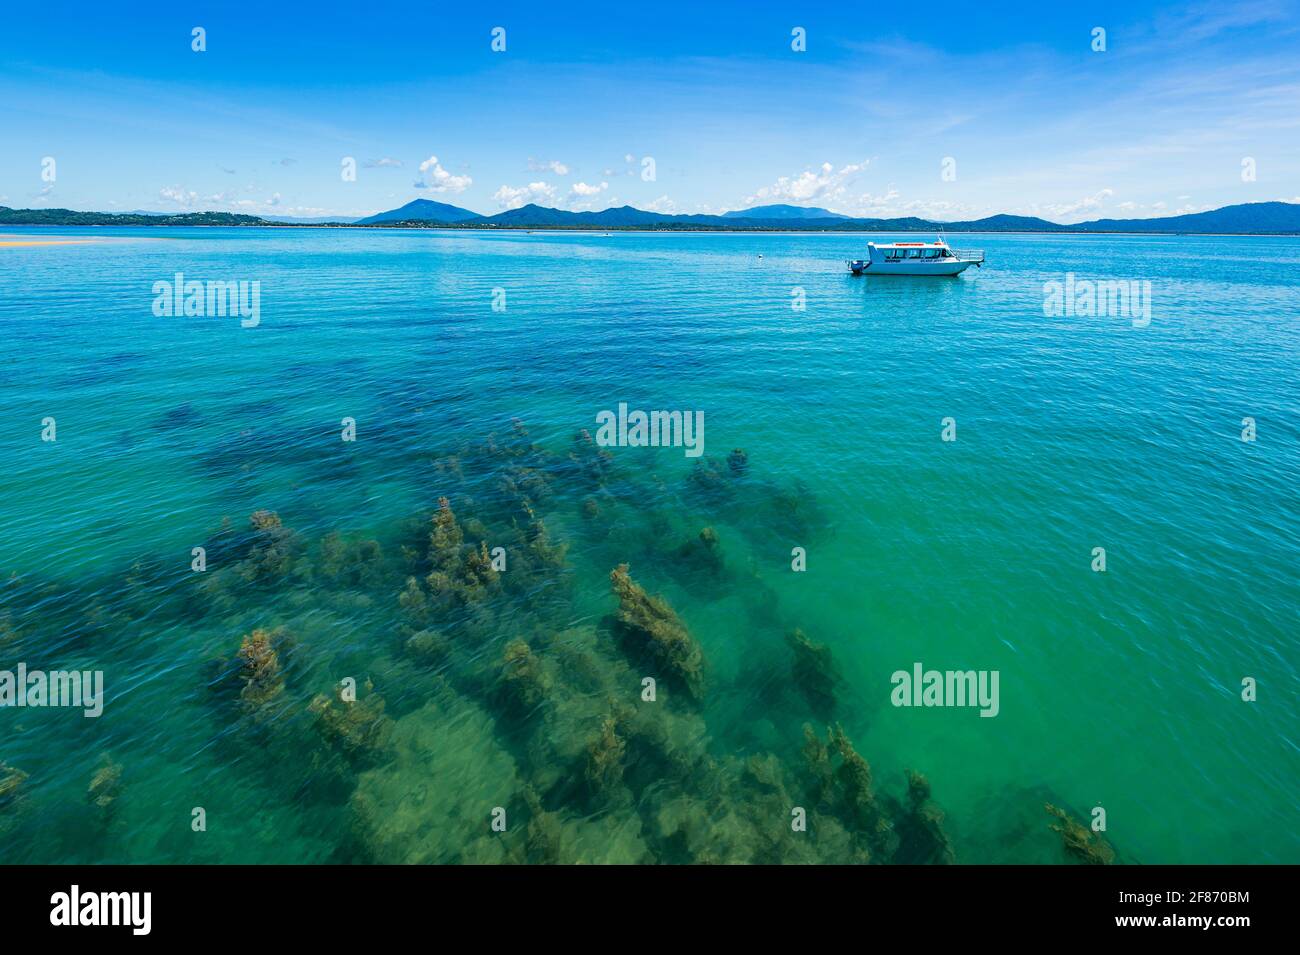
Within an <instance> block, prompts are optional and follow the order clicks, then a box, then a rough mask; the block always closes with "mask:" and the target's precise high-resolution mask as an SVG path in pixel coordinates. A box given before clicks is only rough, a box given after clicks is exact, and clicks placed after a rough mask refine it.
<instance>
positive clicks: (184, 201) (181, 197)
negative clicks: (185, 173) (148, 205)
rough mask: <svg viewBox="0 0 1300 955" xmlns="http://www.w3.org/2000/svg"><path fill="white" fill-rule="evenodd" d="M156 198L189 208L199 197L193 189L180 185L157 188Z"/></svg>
mask: <svg viewBox="0 0 1300 955" xmlns="http://www.w3.org/2000/svg"><path fill="white" fill-rule="evenodd" d="M158 198H159V199H162V200H163V201H164V202H174V203H176V205H178V206H184V207H185V208H189V207H190V206H192V205H194V203H196V202H197V201H198V199H199V194H198V193H197V192H195V191H194V190H193V189H188V190H187V189H182V188H181V187H180V186H168V187H167V188H165V189H159V190H158Z"/></svg>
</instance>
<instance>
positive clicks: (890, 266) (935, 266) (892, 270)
mask: <svg viewBox="0 0 1300 955" xmlns="http://www.w3.org/2000/svg"><path fill="white" fill-rule="evenodd" d="M974 264H975V263H974V262H956V261H951V262H870V263H865V262H864V263H861V267H859V268H854V266H857V265H859V263H857V262H854V263H852V264H850V266H849V271H851V272H852V273H853V274H854V275H960V274H961V273H962V272H965V271H966V270H967V269H968V268H970V267H971V266H972V265H974Z"/></svg>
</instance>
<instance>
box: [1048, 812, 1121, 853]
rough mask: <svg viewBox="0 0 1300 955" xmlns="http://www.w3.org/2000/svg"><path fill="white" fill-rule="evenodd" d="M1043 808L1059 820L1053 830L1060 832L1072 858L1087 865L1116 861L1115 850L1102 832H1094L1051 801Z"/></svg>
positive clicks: (1066, 849) (1063, 843) (1062, 842)
mask: <svg viewBox="0 0 1300 955" xmlns="http://www.w3.org/2000/svg"><path fill="white" fill-rule="evenodd" d="M1043 808H1044V809H1046V810H1047V814H1048V815H1049V816H1053V817H1054V818H1055V819H1056V820H1057V822H1055V823H1053V824H1052V827H1051V828H1052V831H1053V832H1057V833H1060V836H1061V845H1062V846H1064V848H1065V851H1066V852H1067V853H1068V854H1069V855H1070V856H1071V858H1073V859H1075V860H1077V861H1078V862H1081V863H1083V864H1085V865H1110V864H1111V863H1112V862H1114V861H1115V850H1114V849H1113V848H1111V845H1110V843H1108V842H1107V841H1106V840H1105V838H1104V837H1103V836H1102V835H1101V834H1100V833H1097V832H1093V831H1092V830H1091V829H1089V828H1088V827H1087V826H1085V825H1082V824H1081V823H1079V822H1078V821H1077V820H1075V819H1074V818H1072V817H1071V816H1070V814H1069V813H1067V812H1066V811H1065V810H1064V809H1060V808H1058V807H1056V806H1053V805H1052V804H1051V803H1046V804H1045V805H1044V807H1043Z"/></svg>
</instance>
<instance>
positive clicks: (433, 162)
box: [413, 156, 474, 193]
mask: <svg viewBox="0 0 1300 955" xmlns="http://www.w3.org/2000/svg"><path fill="white" fill-rule="evenodd" d="M473 184H474V180H473V179H471V178H470V177H469V176H453V175H452V174H451V173H449V172H448V171H447V170H445V169H443V168H442V164H441V163H439V162H438V157H437V156H430V157H429V158H428V159H426V160H425V161H424V162H422V163H420V178H419V179H417V180H415V182H414V183H413V185H414V186H415V188H416V189H428V190H429V191H430V192H451V193H457V192H464V191H465V190H466V189H468V188H469V187H470V186H472V185H473Z"/></svg>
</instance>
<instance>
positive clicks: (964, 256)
mask: <svg viewBox="0 0 1300 955" xmlns="http://www.w3.org/2000/svg"><path fill="white" fill-rule="evenodd" d="M948 251H949V252H951V253H952V254H953V255H954V256H956V257H957V258H958V259H960V260H961V261H963V262H983V261H984V250H983V249H949V250H948Z"/></svg>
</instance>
